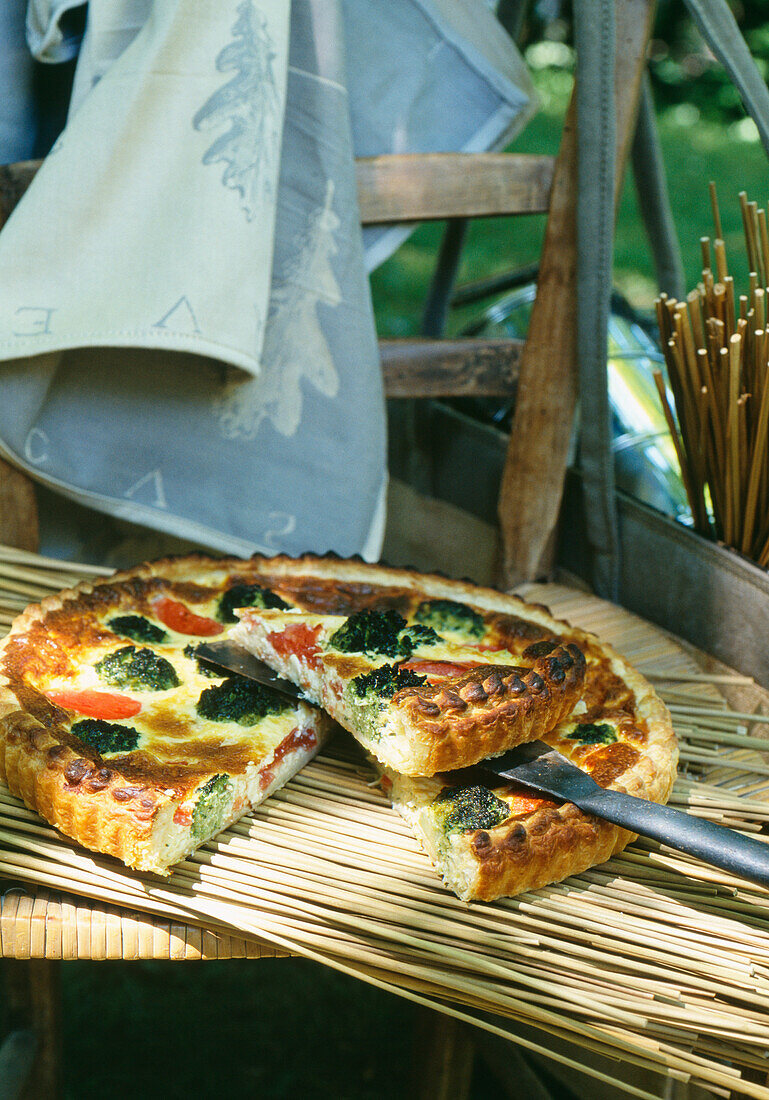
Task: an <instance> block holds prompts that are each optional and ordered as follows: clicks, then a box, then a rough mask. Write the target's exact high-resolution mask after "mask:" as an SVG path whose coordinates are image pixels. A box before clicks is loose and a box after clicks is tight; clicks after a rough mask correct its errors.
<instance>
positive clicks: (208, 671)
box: [182, 642, 224, 680]
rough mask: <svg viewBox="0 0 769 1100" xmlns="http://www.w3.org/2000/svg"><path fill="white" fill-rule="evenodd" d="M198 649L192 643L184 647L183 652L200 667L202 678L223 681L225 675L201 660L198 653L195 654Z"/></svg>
mask: <svg viewBox="0 0 769 1100" xmlns="http://www.w3.org/2000/svg"><path fill="white" fill-rule="evenodd" d="M196 648H197V646H196V645H195V644H194V643H193V642H190V643H189V645H186V646H185V647H184V649H183V650H182V652H183V653H184V656H185V657H189V659H190V660H191V661H194V662H195V663H196V665H197V666H198V672H199V673H200V675H201V676H205V678H206V679H207V680H221V678H222V677H223V676H224V673H223V672H219V671H218V670H217V669H215V668H212V667H211V665H209V664H207V663H206V662H205V661H203V660H201V658H200V657H198V655H197V653H196V652H195V650H196Z"/></svg>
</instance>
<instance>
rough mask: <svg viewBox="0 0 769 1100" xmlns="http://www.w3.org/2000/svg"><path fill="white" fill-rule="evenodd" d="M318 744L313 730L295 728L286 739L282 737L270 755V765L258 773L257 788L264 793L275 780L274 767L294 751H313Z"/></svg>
mask: <svg viewBox="0 0 769 1100" xmlns="http://www.w3.org/2000/svg"><path fill="white" fill-rule="evenodd" d="M317 743H318V739H317V737H316V736H315V730H311V729H309V730H308V729H300V727H299V726H295V727H294V729H292V730H291V733H289V735H288V737H284V738H283V740H282V741H281V743H280V744H279V745H278V747H277V748H276V749H275V752H274V753H273V755H272V760H271V761H270V763H269V764H268V765H267V766H266V767H264V768H262V770H261V771H260V772H259V786H260V787H261V789H262V790H263V791H264V790H266V789H267V787H269V785H270V783H272V781H273V779H274V778H275V765H276V764H279V763H280V761H281V760H282V759H283V757H284V756H286V755H287V754H288V753H290V752H293V751H294V749H313V748H315V746H316V745H317Z"/></svg>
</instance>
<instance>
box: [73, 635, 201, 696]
mask: <svg viewBox="0 0 769 1100" xmlns="http://www.w3.org/2000/svg"><path fill="white" fill-rule="evenodd" d="M94 668H95V669H96V674H97V676H98V677H99V679H100V680H103V681H104V683H105V684H110V685H111V686H112V687H119V688H127V689H128V690H129V691H168V689H169V688H175V687H178V686H179V684H180V683H181V680H180V679H179V677H178V676H177V675H176V669H175V668H174V666H173V665H172V664H171V662H170V661H167V660H166V659H165V657H160V656H159V655H158V654H157V653H153V651H152V650H151V649H137V648H136V646H133V645H126V646H123V648H122V649H116V650H115V652H114V653H108V654H107V656H106V657H102V659H101V660H100V661H98V662H97V663H96V664H95V665H94Z"/></svg>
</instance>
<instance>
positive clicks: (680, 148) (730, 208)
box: [371, 69, 769, 337]
mask: <svg viewBox="0 0 769 1100" xmlns="http://www.w3.org/2000/svg"><path fill="white" fill-rule="evenodd" d="M533 75H534V78H535V82H536V85H537V90H538V94H539V97H540V102H541V110H540V112H539V114H538V115H537V116H536V117H535V118H534V119H533V120H532V121H531V122H530V124H529V125H528V127H527V128H526V129H525V131H524V132H523V133H522V134H521V135H520V137H519V138H518V139H517V140H516V141H515V142H514V143H513V144H512V145H511V146H510V148H511V149H512V150H514V151H515V152H520V153H553V154H554V153H557V151H558V145H559V141H560V135H561V126H562V122H563V116H564V112H565V109H566V104H567V101H568V97H569V92H570V89H571V76H570V74H569V73H568V72H566V71H563V70H554V69H550V70H541V71H539V72H537V71H535V72H534V74H533ZM658 121H659V132H660V141H661V145H662V149H663V155H664V160H665V165H666V170H667V174H668V183H669V190H670V199H671V205H672V209H673V216H674V219H675V224H676V227H677V230H678V236H679V240H680V243H681V249H682V254H683V260H684V266H685V271H686V280H687V289H692V287H694V286H695V285H696V283H697V282H698V281H699V278H700V272H701V267H702V264H701V253H700V244H699V241H700V237H701V236H713V235H714V230H713V222H712V216H711V207H710V198H709V194H708V183H709V181H710V180H714V181H715V182H716V185H717V189H718V195H719V204H720V209H721V218H722V222H723V229H724V238H725V242H726V248H727V255H728V256H729V259H730V263H731V265H732V267H733V273H734V274H735V276H736V279H737V282H738V284H739V285H740V286H742V285H745V286H746V285H747V265H746V260H745V254H744V245H743V236H742V218H741V214H740V204H739V198H738V196H739V193H740V191H746V192H747V194H748V198H749V199H755V200H756V201H757V202H758V203H759V206H766V204H767V202H769V171H768V170H767V169H768V162H767V158H766V154H765V153H764V151H763V148H762V146H761V144H760V142H759V141H758V136H757V132H756V130H755V127H754V126H753V124H752V123H751V122H749V121H748V120H746V119H743V120H741V121H737V122H733V123H729V124H725V123H723V122H718V121H714V120H710V119H705V118H703V117H701V116H700V114H699V111H698V109H697V108H696V107H694V106H691V105H689V104H686V103H683V104H678V105H676V106H672V107H668V108H666V109H663V110H662V111H661V112H660V113H659V115H658ZM544 220H545V219H544V217H542V216H540V215H535V216H528V217H518V218H483V219H478V220H477V221H475V222H473V223H472V224H471V226H470V229H469V232H468V235H467V242H466V245H465V248H464V251H463V256H462V263H461V266H460V270H459V275H458V282H459V283H460V284H461V283H462V282H470V281H472V280H475V279H478V278H482V277H487V276H489V275H493V274H497V273H499V272H504V271H510V270H515V269H516V268H518V267H522V266H523V265H524V264H528V263H532V262H535V261H536V260H537V258H538V256H539V252H540V247H541V242H542V234H543V231H544ZM442 233H443V225H442V224H439V223H435V224H430V225H424V226H422V227H420V228H419V229H418V230H416V232H415V233H414V234H413V235H412V236H411V237H410V239H409V240H408V241H407V242H406V243H405V244H404V245H403V246H402V247H401V248H400V250H399V251H398V252H397V253H396V254H395V255H394V256H393V257H392V258H391V259H390V260H388V261H387V263H385V264H384V265H383V266H382V267H381V268H379V270H377V271H376V272H374V275H373V277H372V280H371V289H372V296H373V301H374V309H375V312H376V318H377V328H378V330H379V333H380V335H382V336H392V337H403V336H410V335H414V334H416V333H418V332H419V324H420V317H421V311H422V303H423V302H424V297H425V293H426V290H427V287H428V284H429V281H430V276H431V274H432V271H433V270H434V267H435V255H436V249H437V247H438V244H439V242H440V239H441V236H442ZM614 281H615V285H616V286H617V287H618V288H619V289H620V290H621V291H622V292H623V293H624V294H625V295H626V296H627V297H628V298H629V299H630V301H631V302H632V303H633V305H635V306H636V307H637V308H639V309H641V310H644V311H650V310H651V309H652V307H653V303H654V297H655V295H656V290H657V288H656V285H655V282H654V268H653V264H652V259H651V255H650V252H649V249H648V245H647V241H646V237H645V234H644V231H643V227H642V225H641V223H640V220H639V216H638V209H637V205H636V200H635V190H634V187H633V183H632V173H630V172H628V178H627V179H626V180H625V186H624V189H623V194H622V201H621V204H620V208H619V211H618V216H617V232H616V242H615V256H614ZM482 308H483V307H481V306H478V305H471V306H467V307H463V308H462V309H461V310H456V311H453V313H452V315H451V318H450V325H449V331H450V332H452V333H455V332H457V331H459V330H460V329H461V328H462V326H463V325H464V324H465V323H467V322H468V321H469V320H471V319H473V318H475V317H477V316H478V314H479V311H480V310H481V309H482Z"/></svg>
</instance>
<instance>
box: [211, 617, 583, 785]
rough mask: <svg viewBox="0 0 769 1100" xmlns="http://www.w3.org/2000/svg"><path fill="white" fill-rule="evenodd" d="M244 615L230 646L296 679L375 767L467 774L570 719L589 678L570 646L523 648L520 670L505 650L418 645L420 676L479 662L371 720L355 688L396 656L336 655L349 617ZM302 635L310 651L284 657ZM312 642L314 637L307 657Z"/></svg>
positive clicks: (414, 666) (401, 698) (378, 707)
mask: <svg viewBox="0 0 769 1100" xmlns="http://www.w3.org/2000/svg"><path fill="white" fill-rule="evenodd" d="M238 615H239V617H240V619H241V622H240V624H239V625H238V626H236V627H233V629H232V630H231V631H230V634H229V637H230V638H231V640H232V641H234V642H237V643H238V644H241V645H243V646H245V648H247V649H248V650H250V651H251V652H252V653H254V654H255V655H256V656H257V657H260V658H261V659H262V660H264V661H266V662H267V664H269V665H270V666H271V667H272V668H274V669H275V671H276V672H278V673H279V674H280V675H282V676H285V677H286V678H288V679H290V680H293V681H294V682H296V683H297V684H298V685H299V686H300V687H301V688H303V689H304V691H305V693H306V694H307V696H308V698H310V699H311V700H312V701H313V702H315V703H317V704H318V705H319V706H322V707H324V708H325V710H327V711H328V713H329V714H330V715H331V717H332V718H335V719H336V720H337V721H338V722H339V723H340V725H342V726H344V727H345V729H347V730H349V731H350V732H351V733H352V734H353V735H354V736H355V737H356V738H357V739H358V740H359V741H360V742H361V744H362V745H363V746H364V747H365V748H366V749H367V750H368V751H369V752H370V753H372V754H373V755H374V756H375V757H376V758H377V760H379V761H380V762H381V763H383V764H386V765H389V766H390V767H392V768H394V769H396V770H397V771H399V772H401V773H402V774H404V775H413V776H431V775H435V773H436V772H439V771H445V770H447V769H451V768H463V767H467V766H469V765H471V764H477V763H478V762H479V761H480V760H484V759H486V757H489V756H498V755H499V754H500V753H502V752H505V751H506V750H507V749H510V748H513V747H514V746H515V745H519V744H521V743H523V742H524V741H531V740H532V739H533V738H534V737H536V736H537V733H538V732H539V731H542V730H548V729H552V727H553V726H555V725H557V724H558V723H559V722H560V721H562V720H563V719H564V718H566V717H567V716H568V715H569V714H570V713H571V712H572V710H573V709H574V707H575V706H576V705H577V703H578V701H579V698H580V694H581V689H582V683H583V680H584V676H585V657H584V654H583V653H582V650H581V649H580V648H579V647H578V646H577V645H575V644H574V643H573V642H567V643H566V644H563V645H562V644H560V643H557V642H553V644H552V645H545V646H544V647H543V646H542V643H541V642H540V643H535V644H534V645H530V646H526V647H525V648H523V649H522V651H521V653H520V654H519V655H516V658H515V662H514V663H513V662H512V660H511V657H510V654H508V653H505V654H499V653H490V652H488V651H480V650H478V649H476V648H474V647H472V646H468V645H453V646H452V645H447V644H446V643H445V642H443V643H442V644H440V645H438V646H431V645H426V646H420V647H418V648H417V649H415V650H414V652H413V654H412V655H411V656H410V657H409V659H408V660H406V659H405V658H402V659H401V665H402V666H403V667H407V668H408V669H410V670H411V671H412V672H414V673H415V674H417V675H418V674H419V673H420V672H422V671H423V670H429V669H435V668H437V669H438V670H439V672H440V671H442V670H444V668H445V666H446V665H448V664H449V663H450V662H452V661H454V662H459V663H460V664H461V663H463V662H468V660H469V661H470V662H473V661H475V662H481V663H480V664H477V665H476V667H472V668H468V669H466V670H465V671H460V672H459V674H457V672H454V673H453V674H451V673H449V674H448V678H447V675H446V674H445V673H444V674H443V675H439V677H438V678H437V679H435V678H434V679H433V681H432V682H430V680H429V679H426V678H425V677H424V676H422V677H420V678H421V679H422V680H423V681H424V682H423V683H420V684H415V685H413V686H408V687H403V688H401V689H400V690H398V691H396V692H395V694H394V695H393V696H392V698H390V699H380V700H378V701H377V702H376V704H375V709H374V713H373V715H372V714H371V708H370V707H367V706H364V705H356V701H355V696H354V694H353V693H352V692H351V691H350V690H349V689H350V686H351V685H352V683H353V681H354V680H355V679H356V678H357V677H359V676H365V675H366V674H368V673H370V672H371V671H372V670H373V669H376V668H381V667H383V666H384V665H388V664H390V663H391V661H392V658H390V657H377V656H371V655H370V654H367V653H363V652H353V653H349V652H344V653H343V652H340V651H339V650H337V649H335V648H334V646H333V644H330V639H331V638H332V637H333V635H334V634H335V632H336V631H337V630H339V629H340V628H342V627H343V626H344V624H345V623H346V622H347V619H346V617H345V616H341V615H338V616H320V615H313V614H310V615H308V614H296V613H294V612H292V611H275V610H263V609H261V608H244V609H242V610H241V611H239V612H238ZM297 629H299V630H300V632H301V633H300V635H299V637H300V638H301V639H302V641H304V643H305V644H304V645H302V644H301V643H300V645H299V646H298V647H295V648H294V649H292V650H290V651H289V652H284V651H283V649H282V647H281V645H280V643H281V640H282V639H284V638H290V637H291V631H296V630H297ZM308 635H309V636H312V637H313V638H315V642H314V645H313V649H312V651H311V652H309V653H308V651H307V648H306V638H307V636H308ZM276 647H277V648H276ZM459 667H460V665H457V669H459ZM429 676H430V673H429V671H428V672H427V677H429Z"/></svg>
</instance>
